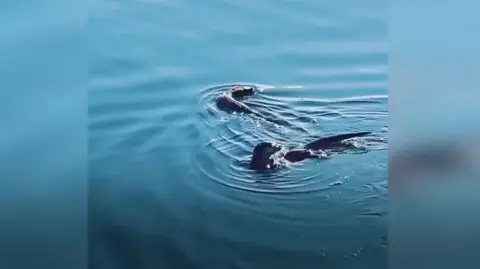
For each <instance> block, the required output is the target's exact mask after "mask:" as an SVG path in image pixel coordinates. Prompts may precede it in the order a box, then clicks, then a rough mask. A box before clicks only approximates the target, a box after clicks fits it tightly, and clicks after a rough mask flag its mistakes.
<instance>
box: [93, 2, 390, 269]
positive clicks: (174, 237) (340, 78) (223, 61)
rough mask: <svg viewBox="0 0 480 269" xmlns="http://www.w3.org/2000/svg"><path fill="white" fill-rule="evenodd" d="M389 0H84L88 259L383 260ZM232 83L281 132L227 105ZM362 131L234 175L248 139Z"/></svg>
mask: <svg viewBox="0 0 480 269" xmlns="http://www.w3.org/2000/svg"><path fill="white" fill-rule="evenodd" d="M386 8H387V2H385V1H379V0H369V1H353V0H345V1H333V0H327V1H313V0H301V1H292V0H288V1H287V0H276V1H273V0H263V1H248V0H247V1H240V0H217V1H192V0H176V1H173V0H141V1H140V0H137V1H126V0H121V1H112V0H108V1H106V0H97V1H93V2H91V11H90V81H91V85H90V95H89V153H90V236H91V237H90V240H89V242H90V244H91V245H90V248H89V249H90V262H91V265H92V268H136V269H140V268H168V269H183V268H198V269H203V268H205V269H211V268H288V269H291V268H297V269H303V268H312V269H313V268H385V267H386V263H387V256H386V254H387V247H386V246H387V215H386V212H387V193H388V192H387V168H386V167H387V131H388V121H387V115H388V88H387V70H388V69H387V64H388V56H387V22H386V17H387V11H386ZM235 83H246V84H255V85H258V86H259V87H261V88H262V89H263V92H262V93H261V94H259V95H256V96H254V97H253V98H251V99H250V100H249V102H250V104H251V105H252V106H253V105H254V106H256V107H257V108H258V109H259V110H262V111H268V112H270V113H273V114H275V115H277V116H279V117H281V118H283V119H285V120H287V121H288V122H290V123H291V124H292V126H294V127H298V128H292V127H282V126H277V125H274V124H271V123H268V122H265V121H262V120H259V119H256V118H254V117H251V116H248V115H236V114H226V113H224V112H221V111H219V110H218V109H216V108H215V106H214V105H213V98H214V96H215V94H217V93H218V92H219V91H224V90H225V89H227V88H228V86H229V85H232V84H235ZM359 130H368V131H373V132H374V134H373V135H372V136H371V137H368V138H365V139H361V140H358V141H357V142H356V143H357V145H358V146H359V147H360V148H362V149H363V150H362V151H361V153H362V154H350V153H348V154H341V155H337V156H334V157H333V158H331V159H329V160H323V161H306V162H303V163H301V164H298V165H294V166H292V167H286V168H284V169H281V170H279V171H276V172H275V173H270V174H268V175H259V174H257V173H253V172H251V171H248V169H246V168H245V162H246V161H247V160H248V157H249V154H250V153H251V151H252V149H253V147H254V145H255V144H256V143H258V142H260V141H263V140H274V141H277V142H280V143H283V144H285V145H298V144H300V143H304V142H307V141H310V140H312V139H314V138H316V137H319V136H323V135H330V134H336V133H342V132H350V131H359Z"/></svg>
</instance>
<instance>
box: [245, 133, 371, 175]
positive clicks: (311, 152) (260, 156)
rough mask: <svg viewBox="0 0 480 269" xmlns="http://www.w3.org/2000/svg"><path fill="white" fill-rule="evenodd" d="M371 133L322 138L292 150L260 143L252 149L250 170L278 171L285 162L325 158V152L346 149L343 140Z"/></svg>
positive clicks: (346, 145)
mask: <svg viewBox="0 0 480 269" xmlns="http://www.w3.org/2000/svg"><path fill="white" fill-rule="evenodd" d="M371 133H372V132H356V133H346V134H340V135H334V136H329V137H324V138H320V139H317V140H315V141H312V142H310V143H308V144H306V145H304V146H302V147H299V148H294V149H286V148H285V147H283V146H282V145H280V144H277V143H275V142H260V143H258V144H257V145H256V146H255V148H254V149H253V154H252V158H251V160H250V169H252V170H268V169H278V168H279V167H280V166H281V164H282V163H285V162H290V163H295V162H300V161H303V160H305V159H314V158H321V157H324V156H325V150H328V149H344V148H347V147H348V144H346V143H344V140H347V139H350V138H354V137H361V136H366V135H369V134H371Z"/></svg>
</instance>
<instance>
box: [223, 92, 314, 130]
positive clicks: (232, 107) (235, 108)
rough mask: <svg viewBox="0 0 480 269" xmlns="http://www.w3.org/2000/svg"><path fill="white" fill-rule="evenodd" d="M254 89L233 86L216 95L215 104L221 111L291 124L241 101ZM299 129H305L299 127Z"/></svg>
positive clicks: (252, 93)
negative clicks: (246, 114)
mask: <svg viewBox="0 0 480 269" xmlns="http://www.w3.org/2000/svg"><path fill="white" fill-rule="evenodd" d="M256 91H258V88H257V87H254V86H234V87H232V88H231V89H230V90H229V91H228V92H226V93H222V94H220V95H219V96H218V97H217V99H216V105H217V107H218V108H219V109H221V110H223V111H227V112H237V113H248V114H253V115H256V116H258V117H260V118H262V119H265V120H267V121H269V122H272V123H275V124H279V125H283V126H291V124H290V123H289V122H287V121H285V120H281V119H276V118H275V117H270V116H267V115H265V114H264V113H260V112H259V111H257V110H255V109H253V108H251V107H250V106H248V105H246V104H245V103H242V102H241V100H244V99H245V98H246V97H248V96H252V95H254V94H255V92H256ZM301 131H306V130H304V129H301Z"/></svg>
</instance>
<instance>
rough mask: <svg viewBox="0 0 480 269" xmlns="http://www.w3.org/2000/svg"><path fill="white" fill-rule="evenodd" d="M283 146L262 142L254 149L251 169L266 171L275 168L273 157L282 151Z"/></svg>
mask: <svg viewBox="0 0 480 269" xmlns="http://www.w3.org/2000/svg"><path fill="white" fill-rule="evenodd" d="M281 149H282V146H281V145H279V144H276V143H273V142H261V143H259V144H257V145H256V146H255V148H254V149H253V154H252V160H251V161H250V169H253V170H266V169H270V168H273V165H274V163H273V159H272V155H273V154H275V153H276V152H278V151H280V150H281Z"/></svg>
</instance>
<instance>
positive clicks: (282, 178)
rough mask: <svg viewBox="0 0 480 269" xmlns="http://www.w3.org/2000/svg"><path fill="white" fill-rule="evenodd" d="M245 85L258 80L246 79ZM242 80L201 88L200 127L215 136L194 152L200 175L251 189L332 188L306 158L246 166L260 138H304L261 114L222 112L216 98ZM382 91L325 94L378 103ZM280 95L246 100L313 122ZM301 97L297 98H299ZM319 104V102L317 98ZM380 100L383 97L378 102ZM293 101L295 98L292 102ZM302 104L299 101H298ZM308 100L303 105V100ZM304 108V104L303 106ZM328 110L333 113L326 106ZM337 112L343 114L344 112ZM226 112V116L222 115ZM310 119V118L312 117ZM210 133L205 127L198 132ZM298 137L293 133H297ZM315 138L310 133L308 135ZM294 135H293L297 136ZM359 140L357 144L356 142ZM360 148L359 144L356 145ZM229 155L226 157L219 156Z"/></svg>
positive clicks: (327, 101)
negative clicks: (279, 165) (268, 166)
mask: <svg viewBox="0 0 480 269" xmlns="http://www.w3.org/2000/svg"><path fill="white" fill-rule="evenodd" d="M245 84H246V85H254V86H256V85H255V84H252V83H245ZM234 85H238V84H227V85H219V86H213V87H210V88H207V89H204V90H201V91H200V94H199V95H200V96H199V98H198V100H199V104H200V107H201V108H203V109H202V110H201V111H199V112H198V114H197V116H198V119H199V120H198V122H197V124H200V125H199V126H198V128H197V129H199V130H203V129H205V127H208V128H211V129H215V130H216V131H212V132H208V133H209V134H210V133H211V134H214V136H215V137H214V138H210V137H206V140H207V141H206V142H205V143H203V145H202V146H201V147H200V148H199V149H198V152H197V153H196V154H193V160H192V162H193V163H194V171H195V173H196V174H197V175H198V177H197V178H198V179H200V180H201V179H208V180H211V181H213V182H215V183H218V184H221V185H224V186H227V187H231V188H235V189H240V190H244V191H250V192H259V193H276V194H293V193H308V192H317V191H321V190H325V189H329V188H332V187H334V185H332V184H329V183H328V182H326V181H325V180H324V177H323V176H322V174H321V172H320V171H319V170H318V169H308V168H311V167H309V164H308V162H306V163H296V164H287V165H286V166H287V167H286V169H280V170H276V171H268V172H260V173H259V172H257V171H251V170H250V169H249V167H248V165H249V159H250V156H251V152H252V151H253V148H254V146H255V145H256V144H257V143H258V142H259V141H276V142H280V143H282V144H284V145H286V146H298V144H301V143H304V142H305V141H303V140H305V139H302V138H301V137H298V136H296V137H297V138H296V140H297V141H292V139H291V138H290V139H287V137H291V136H287V135H285V133H286V132H289V131H292V130H291V128H289V127H283V126H278V125H272V124H266V123H264V122H262V120H261V119H258V118H255V117H251V116H249V115H242V114H227V113H224V112H222V111H219V110H218V109H217V108H216V106H215V105H214V98H215V96H216V95H217V94H218V93H219V92H224V91H227V90H228V89H229V88H230V87H232V86H234ZM382 98H384V96H374V95H372V96H366V97H358V98H355V97H352V98H343V99H342V98H337V99H333V98H332V99H321V101H323V104H331V103H336V104H339V103H342V102H346V103H349V102H360V103H362V102H366V103H377V102H378V101H377V99H380V100H381V99H382ZM283 101H284V100H282V98H281V97H276V96H272V95H264V94H260V95H256V96H255V97H253V98H251V99H249V100H248V102H249V104H250V103H252V104H255V105H257V106H258V107H260V110H262V111H263V110H271V111H272V113H271V114H274V115H278V116H281V117H282V118H288V119H289V120H291V121H295V122H300V123H301V122H302V121H305V122H308V123H312V121H311V118H312V114H311V113H310V114H307V113H306V112H301V111H296V110H295V109H293V108H291V107H290V106H289V105H286V104H288V102H283ZM297 101H298V100H297ZM316 102H317V103H316V105H319V103H318V100H316ZM380 102H381V101H380ZM294 103H295V102H294ZM296 105H298V104H296ZM304 105H305V104H304ZM300 107H302V106H301V105H300ZM323 113H324V114H326V113H332V112H331V111H327V112H325V111H323ZM339 114H340V115H341V116H343V114H342V112H341V111H340V112H339ZM222 116H223V118H222ZM308 119H310V120H308ZM200 133H203V134H205V133H207V132H200ZM294 137H295V136H294ZM309 137H311V135H309ZM293 140H295V139H293ZM356 146H357V145H356V144H354V147H356ZM358 147H361V145H358ZM225 158H227V159H228V160H227V161H225V162H223V161H218V160H222V159H225Z"/></svg>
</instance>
